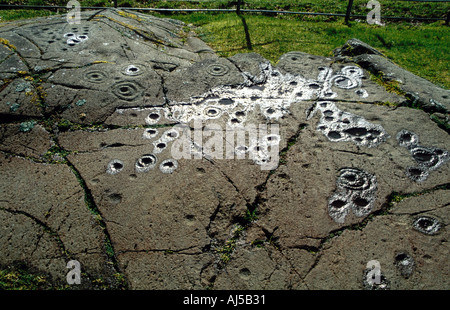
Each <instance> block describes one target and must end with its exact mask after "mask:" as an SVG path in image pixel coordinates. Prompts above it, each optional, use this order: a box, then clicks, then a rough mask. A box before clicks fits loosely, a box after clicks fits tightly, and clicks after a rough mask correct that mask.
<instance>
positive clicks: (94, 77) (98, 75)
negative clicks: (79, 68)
mask: <svg viewBox="0 0 450 310" xmlns="http://www.w3.org/2000/svg"><path fill="white" fill-rule="evenodd" d="M84 79H85V80H86V81H88V82H91V83H97V84H100V83H105V82H107V81H108V74H107V73H106V72H104V71H101V70H88V71H86V72H85V73H84Z"/></svg>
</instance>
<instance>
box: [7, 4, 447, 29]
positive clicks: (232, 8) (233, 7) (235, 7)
mask: <svg viewBox="0 0 450 310" xmlns="http://www.w3.org/2000/svg"><path fill="white" fill-rule="evenodd" d="M391 1H394V2H395V1H403V2H423V3H425V2H435V3H436V2H440V3H444V2H450V0H391ZM159 2H189V3H199V4H200V3H206V2H210V3H211V2H215V1H214V0H164V1H163V0H147V4H150V5H151V4H155V3H159ZM353 2H354V0H348V4H347V6H346V7H347V9H346V12H345V13H344V12H342V13H335V12H330V13H324V12H309V11H308V12H302V11H289V10H270V9H267V10H266V9H251V8H243V7H244V4H245V5H246V7H248V6H249V5H250V4H251V0H235V1H228V3H227V4H228V5H227V6H228V8H161V7H128V6H126V7H122V6H120V5H119V3H118V0H113V2H112V7H114V8H118V9H127V10H136V11H142V12H158V13H194V12H211V13H212V12H219V13H220V12H222V13H232V12H236V13H237V14H242V13H247V14H251V13H260V14H269V15H308V16H330V17H332V16H335V17H343V18H344V19H345V22H346V23H347V22H348V21H349V20H350V19H351V18H366V15H354V14H352V8H353ZM273 3H277V1H276V0H274V1H273ZM71 8H72V6H70V7H68V6H61V5H20V4H1V3H0V10H5V9H29V10H64V9H71ZM80 9H81V10H94V9H105V6H82V7H80ZM380 17H381V18H382V19H386V20H387V19H390V20H408V21H440V20H444V21H445V24H446V25H448V24H449V22H450V10H448V11H447V13H446V16H445V17H432V16H430V17H406V16H380Z"/></svg>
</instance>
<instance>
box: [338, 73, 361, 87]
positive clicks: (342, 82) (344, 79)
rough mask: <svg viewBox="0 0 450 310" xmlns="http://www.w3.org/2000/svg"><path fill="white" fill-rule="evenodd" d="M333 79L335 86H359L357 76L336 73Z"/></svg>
mask: <svg viewBox="0 0 450 310" xmlns="http://www.w3.org/2000/svg"><path fill="white" fill-rule="evenodd" d="M331 81H332V83H333V84H334V85H335V86H337V87H339V88H343V89H351V88H355V87H357V86H358V81H357V80H356V79H355V78H352V77H349V76H346V75H335V76H333V77H332V79H331Z"/></svg>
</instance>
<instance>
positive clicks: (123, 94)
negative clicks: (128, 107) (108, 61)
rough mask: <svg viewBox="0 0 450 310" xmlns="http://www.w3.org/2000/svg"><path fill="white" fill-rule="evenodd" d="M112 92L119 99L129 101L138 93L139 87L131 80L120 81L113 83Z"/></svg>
mask: <svg viewBox="0 0 450 310" xmlns="http://www.w3.org/2000/svg"><path fill="white" fill-rule="evenodd" d="M112 92H113V94H114V95H116V96H117V97H118V98H119V99H122V100H127V101H131V100H134V99H136V98H137V97H138V96H139V95H140V87H139V86H138V85H137V84H136V83H134V82H132V81H122V82H118V83H116V84H114V85H113V87H112Z"/></svg>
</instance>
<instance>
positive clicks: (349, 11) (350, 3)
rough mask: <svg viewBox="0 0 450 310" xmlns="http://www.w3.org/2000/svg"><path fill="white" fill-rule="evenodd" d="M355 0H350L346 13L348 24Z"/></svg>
mask: <svg viewBox="0 0 450 310" xmlns="http://www.w3.org/2000/svg"><path fill="white" fill-rule="evenodd" d="M352 6H353V0H348V6H347V13H345V23H346V24H348V20H349V19H350V13H351V11H352Z"/></svg>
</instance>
